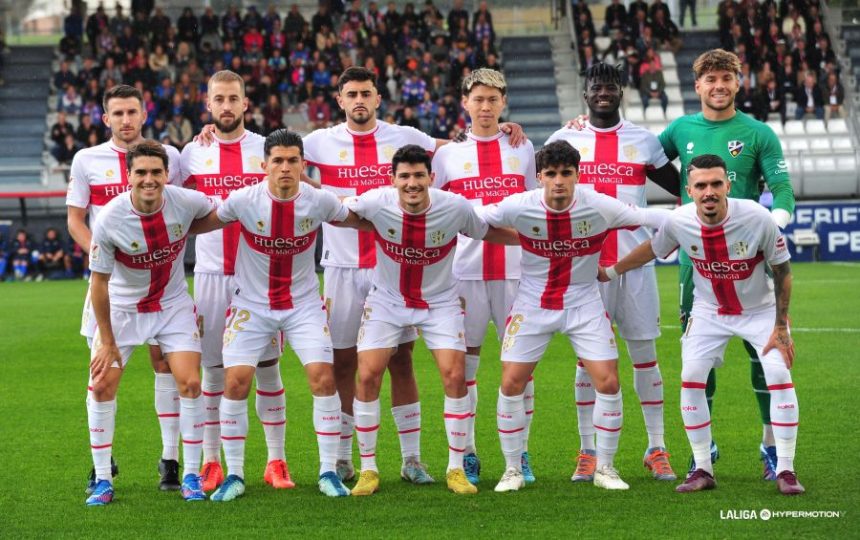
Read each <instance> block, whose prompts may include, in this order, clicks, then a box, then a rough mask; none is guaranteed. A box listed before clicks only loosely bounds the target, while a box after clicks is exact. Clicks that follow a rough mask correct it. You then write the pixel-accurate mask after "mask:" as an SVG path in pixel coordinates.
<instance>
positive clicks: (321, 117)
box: [273, 90, 331, 129]
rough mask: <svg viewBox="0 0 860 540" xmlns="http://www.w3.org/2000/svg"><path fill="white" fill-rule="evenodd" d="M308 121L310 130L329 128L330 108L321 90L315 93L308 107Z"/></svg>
mask: <svg viewBox="0 0 860 540" xmlns="http://www.w3.org/2000/svg"><path fill="white" fill-rule="evenodd" d="M273 97H274V96H273ZM308 119H309V120H310V124H311V129H321V128H327V127H329V126H331V106H330V105H329V104H328V102H326V100H325V92H323V91H321V90H320V91H317V92H316V94H315V96H314V99H313V101H311V103H310V104H309V105H308Z"/></svg>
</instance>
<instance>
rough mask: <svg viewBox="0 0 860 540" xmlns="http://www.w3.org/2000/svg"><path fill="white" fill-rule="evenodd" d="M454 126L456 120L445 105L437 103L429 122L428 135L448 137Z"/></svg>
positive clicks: (441, 137) (438, 137) (435, 137)
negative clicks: (434, 112) (437, 105)
mask: <svg viewBox="0 0 860 540" xmlns="http://www.w3.org/2000/svg"><path fill="white" fill-rule="evenodd" d="M455 126H456V122H455V121H454V118H453V117H452V116H451V115H450V114H449V113H448V109H447V107H445V106H444V105H439V107H438V108H437V109H436V115H435V116H434V117H433V118H432V120H431V122H430V136H431V137H433V138H434V139H450V138H451V137H452V132H453V131H454V127H455Z"/></svg>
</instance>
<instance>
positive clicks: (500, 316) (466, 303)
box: [457, 279, 520, 347]
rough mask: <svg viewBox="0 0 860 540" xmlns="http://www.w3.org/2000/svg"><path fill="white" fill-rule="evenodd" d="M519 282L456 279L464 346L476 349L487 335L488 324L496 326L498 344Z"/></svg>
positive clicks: (516, 280)
mask: <svg viewBox="0 0 860 540" xmlns="http://www.w3.org/2000/svg"><path fill="white" fill-rule="evenodd" d="M519 283H520V281H519V280H518V279H499V280H492V281H480V280H460V281H459V282H458V283H457V294H458V295H459V296H460V302H461V304H462V306H463V309H464V310H465V312H466V319H465V327H466V346H467V347H480V346H481V345H482V344H483V343H484V338H485V337H486V335H487V325H488V324H490V321H491V320H492V321H493V324H494V325H495V326H496V334H497V335H498V337H499V341H501V340H502V332H503V331H504V330H505V321H506V319H507V317H508V313H510V311H511V306H512V305H513V303H514V298H516V296H517V289H518V288H519Z"/></svg>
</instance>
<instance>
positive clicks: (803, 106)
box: [794, 70, 824, 120]
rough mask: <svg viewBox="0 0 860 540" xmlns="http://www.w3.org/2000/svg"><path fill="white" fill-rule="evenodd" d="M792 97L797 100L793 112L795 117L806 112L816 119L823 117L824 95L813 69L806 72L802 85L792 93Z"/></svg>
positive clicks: (798, 117)
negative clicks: (795, 108)
mask: <svg viewBox="0 0 860 540" xmlns="http://www.w3.org/2000/svg"><path fill="white" fill-rule="evenodd" d="M794 99H795V101H797V110H796V111H795V113H794V115H795V118H796V119H798V120H800V119H801V118H803V117H804V116H806V115H807V114H812V115H814V116H815V117H816V118H818V119H823V118H824V96H823V94H822V92H821V87H820V86H818V83H817V80H816V77H815V72H814V71H812V70H809V71H807V72H806V74H805V75H804V78H803V85H802V86H801V87H800V88H798V89H797V91H796V92H795V93H794Z"/></svg>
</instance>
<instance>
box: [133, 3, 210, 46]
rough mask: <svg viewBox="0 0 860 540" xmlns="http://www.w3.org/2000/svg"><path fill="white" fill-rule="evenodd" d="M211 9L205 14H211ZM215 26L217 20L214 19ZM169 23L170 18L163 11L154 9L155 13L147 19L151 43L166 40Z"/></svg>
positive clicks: (158, 8)
mask: <svg viewBox="0 0 860 540" xmlns="http://www.w3.org/2000/svg"><path fill="white" fill-rule="evenodd" d="M211 12H212V10H211V8H210V9H208V10H207V13H211ZM215 20H216V23H215V24H216V26H217V20H218V18H217V17H216V18H215ZM170 26H171V22H170V17H168V16H167V15H165V14H164V10H162V9H161V8H160V7H157V8H155V13H153V14H152V17H151V18H150V19H149V30H150V32H151V34H152V43H162V42H163V41H164V40H165V39H167V30H168V28H170Z"/></svg>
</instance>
